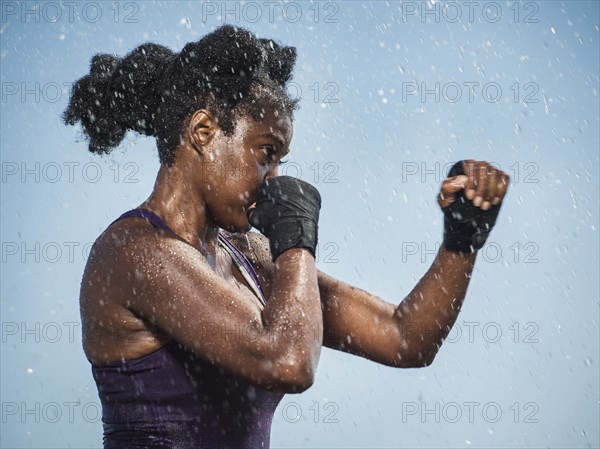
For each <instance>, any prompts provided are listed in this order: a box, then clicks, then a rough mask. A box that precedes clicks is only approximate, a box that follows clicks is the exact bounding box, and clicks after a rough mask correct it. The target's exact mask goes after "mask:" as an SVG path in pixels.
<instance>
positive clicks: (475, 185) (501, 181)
mask: <svg viewBox="0 0 600 449" xmlns="http://www.w3.org/2000/svg"><path fill="white" fill-rule="evenodd" d="M462 166H463V170H462V173H460V172H459V173H460V174H459V173H457V174H454V173H452V170H451V172H450V173H449V174H448V178H446V179H445V180H444V181H443V182H442V187H441V189H440V194H439V195H438V204H439V205H440V207H441V208H442V209H444V208H446V207H447V206H449V205H450V204H452V203H453V202H454V201H455V200H456V198H457V195H458V192H460V191H461V190H463V189H464V195H465V197H466V198H467V199H469V200H471V201H472V204H473V206H475V207H478V208H480V209H481V210H489V209H490V208H491V207H492V206H496V205H498V204H500V203H501V202H502V200H503V199H504V197H505V196H506V192H507V190H508V184H509V182H510V177H509V176H508V175H507V174H506V173H504V172H503V171H501V170H499V169H498V168H496V167H494V166H493V165H491V164H490V163H489V162H485V161H474V160H473V159H467V160H465V161H463V164H462ZM463 173H464V174H463Z"/></svg>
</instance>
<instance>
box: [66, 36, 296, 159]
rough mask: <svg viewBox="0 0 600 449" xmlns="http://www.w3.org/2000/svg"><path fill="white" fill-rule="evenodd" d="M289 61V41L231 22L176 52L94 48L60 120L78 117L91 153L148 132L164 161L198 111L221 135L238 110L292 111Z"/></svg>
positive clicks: (152, 47)
mask: <svg viewBox="0 0 600 449" xmlns="http://www.w3.org/2000/svg"><path fill="white" fill-rule="evenodd" d="M295 62H296V49H295V48H294V47H282V46H280V45H279V44H277V43H276V42H274V41H272V40H270V39H259V38H257V37H256V36H255V35H253V34H252V33H251V32H250V31H248V30H245V29H243V28H238V27H233V26H231V25H223V26H221V27H219V28H217V29H216V30H215V31H213V32H212V33H209V34H207V35H206V36H204V37H203V38H202V39H200V40H199V41H198V42H190V43H188V44H186V45H185V47H184V48H183V49H182V50H181V52H179V53H174V52H173V51H171V50H170V49H168V48H167V47H164V46H162V45H158V44H153V43H146V44H143V45H140V46H139V47H137V48H136V49H134V50H133V51H131V52H130V53H129V54H128V55H127V56H125V57H124V58H119V57H117V56H114V55H108V54H97V55H95V56H94V57H93V58H92V61H91V66H90V73H89V75H86V76H84V77H83V78H81V79H79V80H78V81H77V82H76V83H75V85H74V88H73V91H72V93H71V98H70V100H69V105H68V106H67V108H66V109H65V111H64V113H63V116H62V118H63V121H64V123H65V124H68V125H75V124H76V123H77V122H81V124H82V125H83V129H84V132H85V135H86V136H87V137H88V140H89V150H90V151H91V152H92V153H98V154H106V153H109V152H110V151H111V150H112V149H113V148H115V147H116V146H118V145H119V144H120V143H121V141H122V140H123V138H124V137H125V134H126V133H127V131H128V130H130V129H131V130H134V131H137V132H138V133H140V134H143V135H146V136H155V137H156V138H157V143H158V154H159V158H160V162H161V163H162V164H166V165H168V166H171V165H172V164H173V162H174V161H175V152H176V150H177V148H178V147H179V145H180V143H181V131H182V129H183V127H184V126H185V124H186V121H187V119H188V118H189V117H190V116H191V114H192V113H193V112H194V111H196V110H198V109H202V108H206V109H208V110H209V111H211V112H212V113H213V115H214V116H215V118H216V120H217V122H218V124H219V126H220V127H221V129H222V130H223V132H224V133H225V135H231V133H233V131H234V129H235V123H236V117H237V116H238V114H239V113H248V114H250V115H251V116H252V117H253V118H254V119H255V120H260V119H261V118H262V117H263V116H264V114H265V112H266V111H267V110H269V111H271V112H274V111H276V112H278V113H285V114H289V115H290V117H292V116H293V112H294V111H295V110H296V109H297V108H298V100H297V99H293V98H291V97H290V95H289V94H288V92H287V91H286V83H287V82H288V81H289V79H290V77H291V75H292V69H293V67H294V63H295Z"/></svg>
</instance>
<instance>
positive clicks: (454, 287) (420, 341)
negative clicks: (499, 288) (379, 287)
mask: <svg viewBox="0 0 600 449" xmlns="http://www.w3.org/2000/svg"><path fill="white" fill-rule="evenodd" d="M476 254H477V253H473V254H469V255H461V254H459V253H457V252H454V251H449V250H447V249H445V248H444V247H443V246H442V247H441V248H440V251H439V252H438V254H437V256H436V259H435V260H434V262H433V264H432V265H431V267H430V268H429V270H428V271H427V273H425V275H424V276H423V277H422V278H421V280H420V281H419V283H418V284H417V285H416V286H415V288H413V290H412V291H411V292H410V293H409V294H408V296H407V297H406V298H405V299H404V300H403V301H402V302H401V303H400V304H399V305H398V307H397V308H396V311H395V313H394V318H395V319H396V320H397V324H398V326H399V328H400V330H401V334H402V342H403V345H404V348H403V350H404V351H405V352H408V353H410V354H411V357H412V358H414V359H416V360H417V361H418V362H419V364H423V365H428V364H430V363H431V361H432V360H433V358H434V357H435V355H436V353H437V351H438V350H439V348H440V346H441V345H442V343H443V341H444V339H445V338H446V336H447V335H448V333H449V332H450V330H451V329H452V326H453V325H454V322H455V321H456V318H457V317H458V313H459V312H460V309H461V307H462V304H463V301H464V298H465V295H466V292H467V287H468V286H469V281H470V280H471V274H472V272H473V266H474V264H475V258H476Z"/></svg>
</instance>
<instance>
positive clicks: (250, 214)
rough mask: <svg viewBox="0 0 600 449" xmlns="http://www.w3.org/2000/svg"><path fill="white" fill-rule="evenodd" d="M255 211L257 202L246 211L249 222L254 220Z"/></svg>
mask: <svg viewBox="0 0 600 449" xmlns="http://www.w3.org/2000/svg"><path fill="white" fill-rule="evenodd" d="M254 209H256V202H254V203H252V204H251V205H250V206H248V208H247V209H246V217H248V221H250V219H251V218H252V213H253V212H254Z"/></svg>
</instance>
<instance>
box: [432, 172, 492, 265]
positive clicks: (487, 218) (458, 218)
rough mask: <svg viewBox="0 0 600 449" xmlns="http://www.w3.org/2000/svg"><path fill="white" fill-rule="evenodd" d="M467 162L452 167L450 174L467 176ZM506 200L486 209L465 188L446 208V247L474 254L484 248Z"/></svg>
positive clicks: (450, 175)
mask: <svg viewBox="0 0 600 449" xmlns="http://www.w3.org/2000/svg"><path fill="white" fill-rule="evenodd" d="M464 174H465V171H464V168H463V161H459V162H457V163H456V164H454V165H453V166H452V168H451V169H450V171H449V172H448V177H449V178H450V177H453V176H458V175H464ZM501 205H502V203H500V204H498V205H496V206H492V207H491V208H490V209H488V210H483V209H481V208H479V207H476V206H474V205H473V202H472V201H471V200H469V199H468V198H467V197H466V196H465V190H464V189H462V190H461V191H460V192H457V193H456V196H455V199H454V202H453V203H452V204H450V205H449V206H446V207H444V208H442V211H443V212H444V246H445V247H446V248H448V249H450V250H453V251H460V252H463V253H472V252H475V251H477V250H479V249H481V248H482V247H483V245H484V244H485V241H486V240H487V238H488V236H489V234H490V232H491V230H492V228H493V227H494V224H495V223H496V218H497V217H498V212H499V211H500V206H501Z"/></svg>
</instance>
